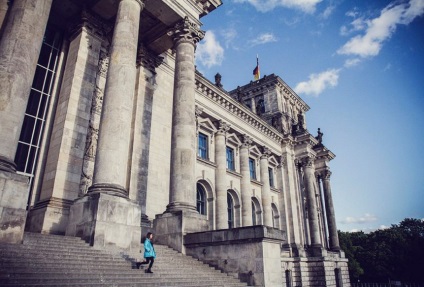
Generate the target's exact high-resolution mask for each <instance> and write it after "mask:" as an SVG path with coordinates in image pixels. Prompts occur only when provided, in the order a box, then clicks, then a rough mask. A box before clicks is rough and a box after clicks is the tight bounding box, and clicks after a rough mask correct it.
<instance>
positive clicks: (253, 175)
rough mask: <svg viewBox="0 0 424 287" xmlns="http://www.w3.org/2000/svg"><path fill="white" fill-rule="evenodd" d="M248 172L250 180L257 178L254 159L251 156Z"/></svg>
mask: <svg viewBox="0 0 424 287" xmlns="http://www.w3.org/2000/svg"><path fill="white" fill-rule="evenodd" d="M249 172H250V179H251V180H257V176H256V160H255V159H254V158H251V157H249Z"/></svg>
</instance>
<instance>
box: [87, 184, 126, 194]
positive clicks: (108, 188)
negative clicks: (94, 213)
mask: <svg viewBox="0 0 424 287" xmlns="http://www.w3.org/2000/svg"><path fill="white" fill-rule="evenodd" d="M88 193H92V194H96V193H102V194H109V195H113V196H119V197H124V198H128V191H127V190H126V189H125V188H124V187H123V186H120V185H118V184H111V183H95V184H93V185H92V186H90V187H89V188H88Z"/></svg>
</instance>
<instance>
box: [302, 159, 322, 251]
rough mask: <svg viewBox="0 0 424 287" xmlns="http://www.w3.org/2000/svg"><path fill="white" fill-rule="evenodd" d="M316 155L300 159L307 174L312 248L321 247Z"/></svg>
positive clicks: (306, 183)
mask: <svg viewBox="0 0 424 287" xmlns="http://www.w3.org/2000/svg"><path fill="white" fill-rule="evenodd" d="M314 160H315V157H314V156H306V157H304V158H302V159H301V160H300V161H299V164H301V166H302V168H303V172H304V174H305V189H306V205H307V209H308V220H309V229H310V237H311V246H312V248H321V247H322V244H321V240H320V232H319V221H318V210H317V202H316V196H315V186H314V181H315V176H314Z"/></svg>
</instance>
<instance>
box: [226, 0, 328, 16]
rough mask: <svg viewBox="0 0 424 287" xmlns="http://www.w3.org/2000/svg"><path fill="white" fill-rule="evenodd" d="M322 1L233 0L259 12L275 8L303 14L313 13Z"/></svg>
mask: <svg viewBox="0 0 424 287" xmlns="http://www.w3.org/2000/svg"><path fill="white" fill-rule="evenodd" d="M321 1H322V0H234V2H236V3H245V2H248V3H250V4H252V5H253V6H254V7H255V8H256V9H257V10H258V11H260V12H268V11H271V10H273V9H274V8H277V7H284V8H291V9H296V10H300V11H302V12H305V13H310V14H311V13H314V12H315V9H316V6H317V4H318V3H320V2H321Z"/></svg>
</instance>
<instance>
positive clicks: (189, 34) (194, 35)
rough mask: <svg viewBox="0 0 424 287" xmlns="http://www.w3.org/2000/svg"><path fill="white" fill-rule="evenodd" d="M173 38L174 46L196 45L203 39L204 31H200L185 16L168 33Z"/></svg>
mask: <svg viewBox="0 0 424 287" xmlns="http://www.w3.org/2000/svg"><path fill="white" fill-rule="evenodd" d="M168 35H169V36H172V37H173V40H174V43H175V45H178V44H180V43H190V44H192V45H194V46H195V45H196V44H197V43H198V42H199V41H200V40H202V39H203V37H205V31H202V30H200V28H199V27H198V26H197V24H196V23H193V22H191V21H190V20H189V19H188V17H187V16H186V17H185V18H184V19H183V20H182V21H180V22H179V23H177V25H175V27H174V29H172V30H171V31H169V32H168Z"/></svg>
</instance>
